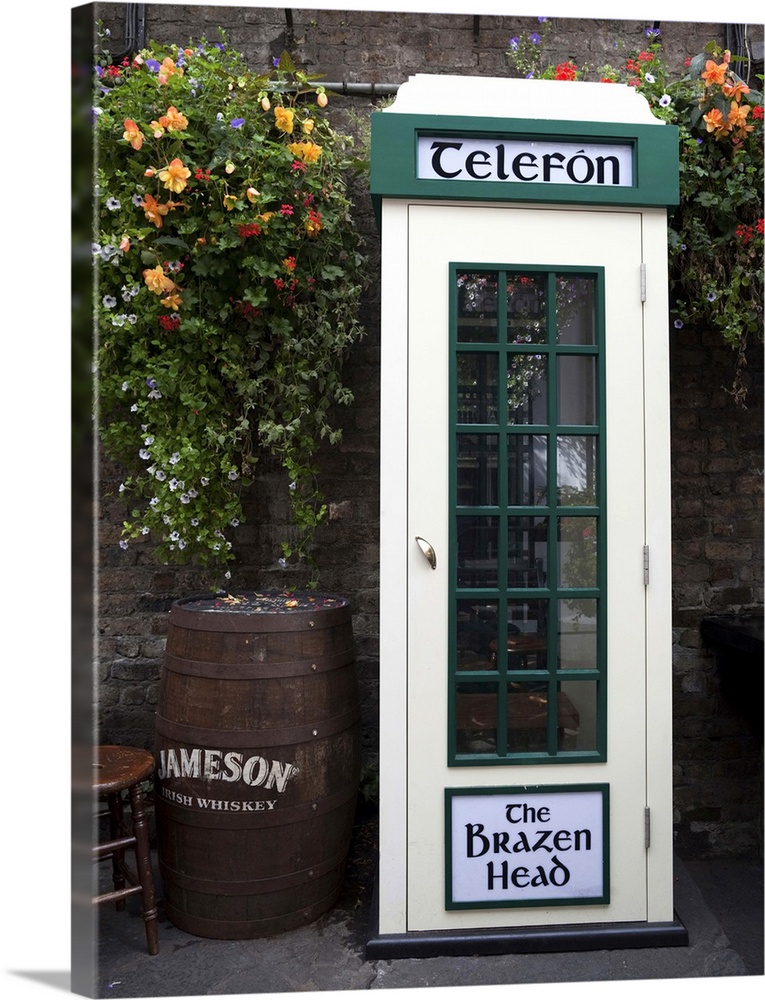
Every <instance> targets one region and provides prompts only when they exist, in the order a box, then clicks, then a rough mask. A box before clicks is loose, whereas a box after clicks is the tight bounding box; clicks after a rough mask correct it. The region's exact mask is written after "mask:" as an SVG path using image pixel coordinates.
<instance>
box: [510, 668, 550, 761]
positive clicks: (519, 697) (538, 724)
mask: <svg viewBox="0 0 765 1000" xmlns="http://www.w3.org/2000/svg"><path fill="white" fill-rule="evenodd" d="M507 749H508V751H509V752H510V753H533V752H537V753H538V752H544V751H546V750H547V685H546V684H538V683H534V682H529V683H523V682H520V683H518V682H515V681H514V682H513V683H512V684H509V685H508V689H507Z"/></svg>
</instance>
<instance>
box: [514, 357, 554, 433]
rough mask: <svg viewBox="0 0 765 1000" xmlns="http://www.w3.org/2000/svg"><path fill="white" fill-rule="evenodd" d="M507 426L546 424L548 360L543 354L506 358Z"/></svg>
mask: <svg viewBox="0 0 765 1000" xmlns="http://www.w3.org/2000/svg"><path fill="white" fill-rule="evenodd" d="M507 422H508V423H509V424H544V423H546V422H547V358H546V356H545V355H543V354H509V355H508V358H507Z"/></svg>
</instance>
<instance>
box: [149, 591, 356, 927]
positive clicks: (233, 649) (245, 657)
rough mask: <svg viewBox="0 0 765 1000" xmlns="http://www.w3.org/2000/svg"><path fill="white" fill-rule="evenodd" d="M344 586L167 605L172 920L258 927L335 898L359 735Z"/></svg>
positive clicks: (282, 923) (159, 729) (165, 728)
mask: <svg viewBox="0 0 765 1000" xmlns="http://www.w3.org/2000/svg"><path fill="white" fill-rule="evenodd" d="M360 729H361V724H360V706H359V693H358V681H357V677H356V668H355V653H354V643H353V631H352V624H351V612H350V605H349V603H348V601H346V600H345V599H344V598H339V597H333V596H330V595H322V594H307V593H302V592H299V593H285V592H275V591H266V592H254V591H252V592H246V593H237V594H234V595H228V596H226V597H225V598H220V597H202V598H189V599H187V600H182V601H178V602H176V603H175V604H174V605H173V606H172V608H171V611H170V621H169V627H168V635H167V646H166V652H165V656H164V659H163V663H162V678H161V682H160V691H159V705H158V712H157V721H156V749H157V766H158V771H157V795H156V816H157V836H158V848H159V850H158V855H159V867H160V874H161V877H162V882H163V886H164V897H163V898H164V904H165V912H166V914H167V916H168V919H169V920H171V921H172V923H174V924H175V925H176V926H177V927H179V928H181V930H184V931H187V932H188V933H190V934H195V935H197V936H199V937H208V938H225V939H246V938H256V937H262V936H265V935H268V934H275V933H279V932H281V931H285V930H290V929H292V928H295V927H298V926H301V925H302V924H306V923H309V922H310V921H312V920H315V919H316V918H317V917H318V916H320V914H322V913H324V912H325V911H326V910H327V909H329V907H331V906H332V905H333V903H334V902H335V901H336V900H337V897H338V895H339V894H340V889H341V885H342V879H343V875H344V871H345V862H346V858H347V854H348V848H349V844H350V838H351V830H352V826H353V817H354V811H355V806H356V797H357V793H358V785H359V771H360V757H361V735H360Z"/></svg>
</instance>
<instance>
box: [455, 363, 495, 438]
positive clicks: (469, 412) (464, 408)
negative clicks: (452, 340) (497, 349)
mask: <svg viewBox="0 0 765 1000" xmlns="http://www.w3.org/2000/svg"><path fill="white" fill-rule="evenodd" d="M497 365H498V358H497V355H496V354H458V355H457V423H458V424H496V422H497Z"/></svg>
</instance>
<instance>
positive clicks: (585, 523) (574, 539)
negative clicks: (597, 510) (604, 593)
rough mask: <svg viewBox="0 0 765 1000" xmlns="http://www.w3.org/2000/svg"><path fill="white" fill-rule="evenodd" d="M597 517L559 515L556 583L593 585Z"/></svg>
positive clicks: (582, 585)
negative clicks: (560, 516)
mask: <svg viewBox="0 0 765 1000" xmlns="http://www.w3.org/2000/svg"><path fill="white" fill-rule="evenodd" d="M597 554H598V539H597V518H594V517H562V518H561V519H560V521H559V522H558V586H560V587H597V585H598V567H597Z"/></svg>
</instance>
